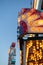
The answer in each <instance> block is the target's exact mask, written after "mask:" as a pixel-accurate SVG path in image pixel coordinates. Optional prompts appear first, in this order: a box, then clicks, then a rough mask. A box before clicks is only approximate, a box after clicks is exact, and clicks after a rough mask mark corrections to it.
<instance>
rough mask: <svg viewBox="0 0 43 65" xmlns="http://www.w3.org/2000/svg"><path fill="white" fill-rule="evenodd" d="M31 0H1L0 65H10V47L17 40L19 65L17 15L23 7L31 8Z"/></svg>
mask: <svg viewBox="0 0 43 65" xmlns="http://www.w3.org/2000/svg"><path fill="white" fill-rule="evenodd" d="M30 1H31V0H0V65H8V49H9V47H10V45H11V43H12V42H16V51H17V52H16V55H17V56H16V65H19V48H18V44H17V17H18V12H19V11H20V10H21V8H28V7H29V8H30Z"/></svg>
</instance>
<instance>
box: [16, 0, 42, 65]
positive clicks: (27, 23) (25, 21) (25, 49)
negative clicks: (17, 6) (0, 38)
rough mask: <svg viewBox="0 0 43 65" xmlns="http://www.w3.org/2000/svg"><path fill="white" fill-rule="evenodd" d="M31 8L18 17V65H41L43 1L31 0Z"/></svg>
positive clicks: (20, 13) (23, 9)
mask: <svg viewBox="0 0 43 65" xmlns="http://www.w3.org/2000/svg"><path fill="white" fill-rule="evenodd" d="M32 6H33V7H32V8H22V10H21V12H19V15H18V31H17V32H18V43H19V44H20V65H43V11H41V10H42V9H43V0H33V5H32Z"/></svg>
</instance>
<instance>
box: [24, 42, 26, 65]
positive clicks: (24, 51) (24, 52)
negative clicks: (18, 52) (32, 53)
mask: <svg viewBox="0 0 43 65" xmlns="http://www.w3.org/2000/svg"><path fill="white" fill-rule="evenodd" d="M23 65H26V41H24V45H23Z"/></svg>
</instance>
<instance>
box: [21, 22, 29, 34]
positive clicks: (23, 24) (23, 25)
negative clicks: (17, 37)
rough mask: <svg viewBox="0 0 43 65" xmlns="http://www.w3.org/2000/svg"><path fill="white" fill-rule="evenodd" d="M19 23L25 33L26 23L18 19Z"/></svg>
mask: <svg viewBox="0 0 43 65" xmlns="http://www.w3.org/2000/svg"><path fill="white" fill-rule="evenodd" d="M20 25H21V26H22V27H23V29H22V30H23V33H27V30H28V29H27V24H26V23H25V22H24V21H20Z"/></svg>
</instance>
